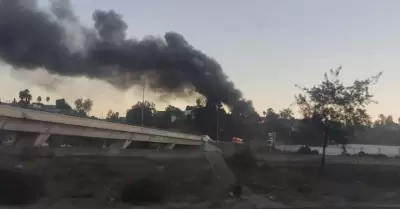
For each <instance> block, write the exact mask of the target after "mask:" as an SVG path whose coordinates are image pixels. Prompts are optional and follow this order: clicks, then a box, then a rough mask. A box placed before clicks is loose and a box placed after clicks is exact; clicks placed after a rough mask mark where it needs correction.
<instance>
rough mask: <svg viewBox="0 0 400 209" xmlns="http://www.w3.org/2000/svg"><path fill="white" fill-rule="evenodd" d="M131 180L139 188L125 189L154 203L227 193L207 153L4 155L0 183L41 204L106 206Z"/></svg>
mask: <svg viewBox="0 0 400 209" xmlns="http://www.w3.org/2000/svg"><path fill="white" fill-rule="evenodd" d="M10 172H11V173H10ZM135 183H136V184H137V185H136V186H137V187H140V188H137V189H136V190H135V191H128V193H129V192H131V193H133V195H135V196H141V197H142V198H150V201H154V202H156V203H157V204H164V203H174V202H175V203H180V202H186V203H201V202H204V201H208V200H213V199H214V198H217V197H218V196H220V195H222V196H224V193H225V196H227V194H228V193H227V192H222V191H221V189H220V187H219V185H218V183H217V181H216V179H215V178H214V177H213V175H212V172H211V171H210V168H209V166H208V163H207V161H206V160H205V159H198V160H196V159H190V160H185V159H173V160H171V159H169V160H168V159H165V160H163V159H159V160H155V159H151V160H150V159H146V158H140V157H71V156H70V157H47V158H46V157H45V158H43V157H41V158H29V159H26V158H24V157H22V158H21V157H5V156H2V157H1V162H0V184H1V185H2V186H3V188H4V189H6V188H5V187H4V186H5V185H6V186H8V190H7V191H1V190H3V189H2V188H0V196H2V197H3V199H4V198H6V197H8V199H10V195H11V196H18V197H19V198H31V199H33V201H31V202H37V200H35V198H36V197H32V194H31V193H34V194H35V195H37V196H38V197H37V199H39V198H40V202H42V203H45V204H56V203H57V202H60V201H65V200H73V201H72V202H74V201H75V202H76V201H80V202H96V203H97V205H103V206H104V205H105V206H110V205H115V204H119V203H120V202H121V200H122V199H123V198H124V197H123V196H124V192H125V193H127V190H129V188H128V186H129V185H132V184H135ZM149 187H150V188H149ZM127 188H128V189H127ZM10 189H13V190H15V192H14V193H15V195H14V194H12V193H10V192H9V191H10ZM28 190H29V191H28ZM131 190H132V189H131ZM22 191H26V192H22ZM30 191H31V192H30ZM135 192H136V193H135ZM28 193H29V194H28ZM144 193H152V194H153V197H149V195H148V194H147V196H145V194H144ZM154 194H155V195H158V196H156V197H154ZM151 198H152V199H151ZM1 199H2V198H1V197H0V200H1ZM17 199H18V198H17ZM17 202H18V201H17ZM28 202H29V201H28ZM69 202H71V201H69ZM11 204H12V203H11ZM16 204H17V203H16ZM144 204H147V203H144Z"/></svg>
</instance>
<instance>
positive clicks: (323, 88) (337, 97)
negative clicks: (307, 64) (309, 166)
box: [295, 67, 381, 171]
mask: <svg viewBox="0 0 400 209" xmlns="http://www.w3.org/2000/svg"><path fill="white" fill-rule="evenodd" d="M340 72H341V67H339V68H337V69H336V70H330V71H329V74H328V73H325V75H324V80H323V81H322V82H321V83H320V84H318V85H316V86H314V87H312V88H305V87H300V86H298V87H299V88H300V90H301V91H302V92H303V93H302V94H298V95H297V96H296V97H295V99H296V103H297V105H298V106H299V108H300V111H301V113H302V115H303V117H304V118H309V119H311V120H312V121H313V123H314V125H315V126H316V128H317V130H318V131H319V132H320V133H321V134H322V135H323V138H324V140H323V141H324V142H323V153H322V158H321V171H323V170H324V165H325V149H326V146H327V145H328V140H333V141H336V142H338V143H340V144H346V142H347V137H348V136H349V135H351V134H353V132H354V130H355V128H357V127H360V126H362V125H366V124H369V119H370V117H369V116H368V114H367V113H366V109H365V107H366V106H367V105H368V104H370V103H372V102H374V101H373V100H372V98H373V95H371V94H370V93H369V87H370V86H371V85H374V84H375V83H376V82H377V80H378V79H379V77H380V75H381V73H379V74H378V75H376V76H373V77H371V78H367V79H365V80H355V81H354V82H353V84H352V85H349V86H345V85H344V84H343V83H342V82H341V81H340V80H339V74H340ZM344 151H345V150H344Z"/></svg>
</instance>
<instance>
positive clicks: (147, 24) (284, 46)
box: [0, 0, 400, 118]
mask: <svg viewBox="0 0 400 209" xmlns="http://www.w3.org/2000/svg"><path fill="white" fill-rule="evenodd" d="M45 1H46V0H40V4H41V5H42V6H44V7H45V6H46V3H45ZM71 2H72V5H73V8H74V10H75V12H76V15H78V16H79V17H80V19H81V21H82V22H83V23H85V24H87V25H90V26H92V25H93V21H92V12H93V11H94V10H96V9H102V10H110V9H113V10H115V11H116V12H118V13H120V14H121V15H122V16H123V19H124V20H125V21H126V23H127V24H128V26H129V28H128V36H129V37H136V38H138V39H141V38H143V37H144V36H146V35H155V36H163V35H164V33H165V32H169V31H174V32H178V33H180V34H182V35H183V36H184V37H185V38H186V40H187V41H188V42H189V43H190V44H191V45H193V46H194V47H195V48H197V49H200V50H202V51H203V52H205V53H206V54H208V55H209V56H211V57H213V58H215V59H216V60H217V61H218V62H219V63H220V64H221V65H222V67H223V69H224V71H225V73H226V74H227V75H228V77H229V78H230V80H232V81H233V82H234V83H235V85H236V87H237V88H239V89H240V90H241V91H242V92H243V95H244V97H245V98H246V99H250V100H252V101H253V104H254V106H255V108H256V110H257V111H259V112H262V111H263V110H266V109H267V108H270V107H271V108H274V109H275V110H280V109H283V108H287V107H292V108H293V109H296V108H295V106H293V103H294V95H295V94H297V93H299V89H298V88H296V87H295V84H300V85H302V86H312V85H314V84H317V83H318V82H320V81H321V80H322V78H323V74H324V72H327V71H328V70H330V69H334V68H337V67H339V66H342V67H343V72H342V77H341V78H342V80H343V81H344V82H345V83H348V84H350V83H351V82H352V81H354V80H355V79H363V78H367V77H370V76H373V75H376V74H377V73H379V72H381V71H382V72H383V75H382V77H381V79H380V80H379V82H378V84H377V85H376V86H374V87H373V88H372V89H371V91H372V93H373V94H374V95H375V98H374V99H375V100H377V101H378V104H373V105H370V106H368V112H369V113H370V115H371V116H372V117H373V118H376V117H377V116H378V115H379V114H380V113H383V114H385V115H389V114H390V115H392V116H393V117H394V118H398V117H400V108H398V107H399V105H398V104H399V101H400V97H399V95H400V94H399V93H398V90H399V89H400V82H398V79H399V78H400V59H398V58H399V57H400V39H399V37H400V13H399V12H398V11H399V9H400V1H397V0H379V1H378V0H335V1H333V0H331V1H327V0H246V1H245V0H219V1H214V0H202V1H194V0H168V1H148V0H114V1H110V0H71ZM20 73H21V71H18V72H16V71H13V70H12V69H11V67H10V66H7V65H4V64H0V98H1V100H2V101H5V100H12V99H13V98H15V97H18V92H19V91H20V90H22V89H25V88H29V89H30V90H31V92H32V94H33V97H34V98H36V97H37V96H39V95H40V96H42V97H46V96H49V97H50V98H52V99H57V98H66V99H67V101H69V103H71V104H72V103H73V101H74V99H76V98H80V97H83V98H91V99H93V101H94V106H93V111H92V114H94V115H97V116H100V117H102V116H105V114H106V113H107V110H108V109H112V110H114V111H119V112H121V113H122V114H124V113H125V111H126V109H128V108H129V107H131V106H132V105H133V104H134V103H136V102H137V101H138V100H141V99H142V92H141V89H132V90H128V91H125V92H120V91H117V90H116V89H115V88H113V87H112V86H110V85H109V84H106V83H104V82H102V81H95V80H88V79H86V78H60V77H52V76H50V75H48V74H47V73H46V72H45V71H43V70H42V71H41V70H38V71H37V72H35V73H30V74H29V76H24V78H21V76H20ZM27 77H28V78H29V77H30V78H32V77H35V80H41V81H42V85H37V84H36V83H34V82H32V81H30V79H27ZM52 84H57V85H56V86H57V88H53V87H54V85H52ZM145 98H146V99H148V100H155V101H156V103H157V105H158V107H159V108H162V107H164V106H166V105H167V104H173V105H177V106H180V107H184V106H186V104H188V103H190V104H192V103H194V101H195V99H196V98H172V99H170V100H163V99H159V98H158V97H157V95H156V94H155V93H153V92H150V91H145ZM53 102H54V100H53Z"/></svg>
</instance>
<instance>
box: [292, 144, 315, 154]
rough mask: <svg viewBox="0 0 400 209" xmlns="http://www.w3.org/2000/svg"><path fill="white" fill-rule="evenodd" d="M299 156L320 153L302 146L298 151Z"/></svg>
mask: <svg viewBox="0 0 400 209" xmlns="http://www.w3.org/2000/svg"><path fill="white" fill-rule="evenodd" d="M296 153H297V154H302V155H318V154H319V152H318V150H311V148H310V147H309V146H307V145H306V146H302V147H300V148H299V149H298V150H297V151H296Z"/></svg>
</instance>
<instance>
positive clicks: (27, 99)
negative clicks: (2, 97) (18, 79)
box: [18, 89, 32, 107]
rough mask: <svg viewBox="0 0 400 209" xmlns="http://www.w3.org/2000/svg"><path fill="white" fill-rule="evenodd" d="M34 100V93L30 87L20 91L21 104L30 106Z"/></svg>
mask: <svg viewBox="0 0 400 209" xmlns="http://www.w3.org/2000/svg"><path fill="white" fill-rule="evenodd" d="M31 100H32V95H31V93H30V92H29V89H25V90H23V91H20V92H19V102H18V103H19V104H20V105H21V106H22V107H28V105H29V104H30V103H31Z"/></svg>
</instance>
